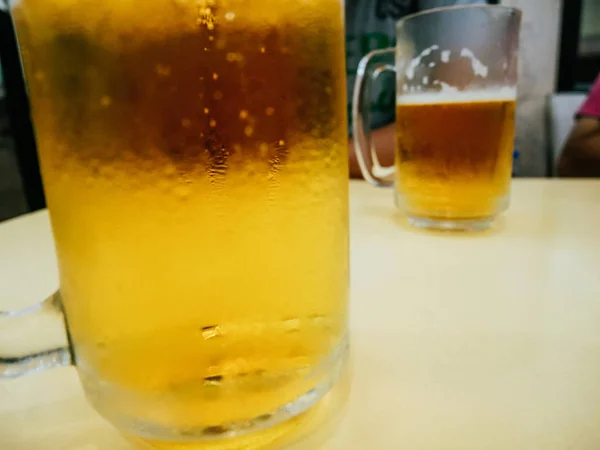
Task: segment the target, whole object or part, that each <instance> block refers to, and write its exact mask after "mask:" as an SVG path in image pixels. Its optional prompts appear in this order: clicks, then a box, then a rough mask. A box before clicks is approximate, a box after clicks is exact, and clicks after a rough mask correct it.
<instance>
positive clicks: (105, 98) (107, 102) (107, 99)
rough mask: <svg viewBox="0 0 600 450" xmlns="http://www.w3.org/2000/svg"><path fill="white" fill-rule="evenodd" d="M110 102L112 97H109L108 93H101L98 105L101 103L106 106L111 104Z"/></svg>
mask: <svg viewBox="0 0 600 450" xmlns="http://www.w3.org/2000/svg"><path fill="white" fill-rule="evenodd" d="M111 103H112V98H110V97H109V96H108V95H103V96H102V98H101V99H100V105H102V106H103V107H105V108H107V107H109V106H110V105H111Z"/></svg>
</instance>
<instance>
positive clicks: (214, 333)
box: [202, 325, 222, 339]
mask: <svg viewBox="0 0 600 450" xmlns="http://www.w3.org/2000/svg"><path fill="white" fill-rule="evenodd" d="M221 334H222V333H221V327H220V326H219V325H210V326H207V327H202V338H203V339H212V338H216V337H219V336H221Z"/></svg>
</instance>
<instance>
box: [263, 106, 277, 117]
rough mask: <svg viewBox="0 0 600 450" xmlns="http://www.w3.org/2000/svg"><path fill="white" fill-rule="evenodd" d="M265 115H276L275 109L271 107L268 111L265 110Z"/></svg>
mask: <svg viewBox="0 0 600 450" xmlns="http://www.w3.org/2000/svg"><path fill="white" fill-rule="evenodd" d="M265 114H266V115H267V116H272V115H273V114H275V108H273V107H271V106H269V107H268V108H267V109H265Z"/></svg>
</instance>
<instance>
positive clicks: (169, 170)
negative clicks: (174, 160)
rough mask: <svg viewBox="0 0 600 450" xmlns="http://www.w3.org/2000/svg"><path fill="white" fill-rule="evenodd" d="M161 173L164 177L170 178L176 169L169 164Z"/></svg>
mask: <svg viewBox="0 0 600 450" xmlns="http://www.w3.org/2000/svg"><path fill="white" fill-rule="evenodd" d="M163 172H164V173H165V175H166V176H168V177H170V176H172V175H175V172H177V168H176V167H175V165H173V164H170V163H169V164H167V165H166V166H165V168H164V170H163Z"/></svg>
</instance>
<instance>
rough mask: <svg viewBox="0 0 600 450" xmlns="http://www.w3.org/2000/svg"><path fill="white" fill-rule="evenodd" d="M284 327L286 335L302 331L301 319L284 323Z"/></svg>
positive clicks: (288, 320)
mask: <svg viewBox="0 0 600 450" xmlns="http://www.w3.org/2000/svg"><path fill="white" fill-rule="evenodd" d="M283 327H284V328H285V331H286V333H295V332H298V331H300V319H298V318H297V317H295V318H293V319H287V320H284V321H283Z"/></svg>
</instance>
